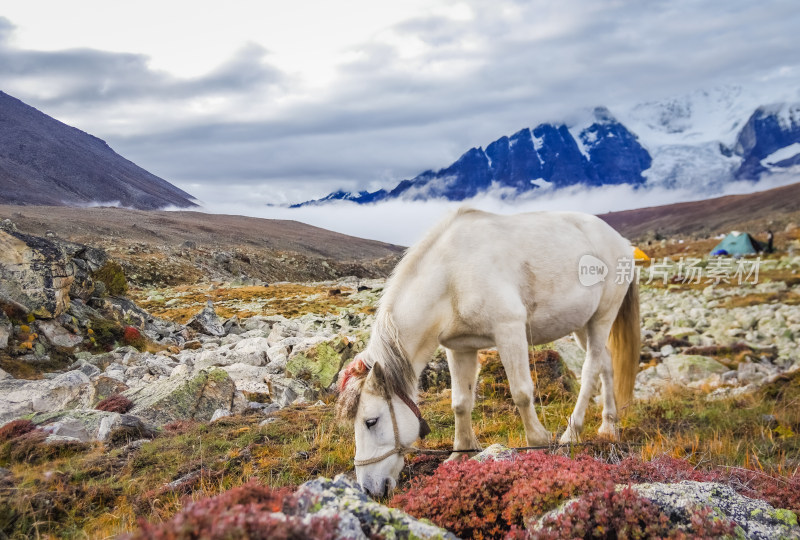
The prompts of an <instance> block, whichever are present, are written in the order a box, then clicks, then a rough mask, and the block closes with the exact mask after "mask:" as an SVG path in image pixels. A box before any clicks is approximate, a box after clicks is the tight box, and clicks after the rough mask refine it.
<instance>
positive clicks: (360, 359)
mask: <svg viewBox="0 0 800 540" xmlns="http://www.w3.org/2000/svg"><path fill="white" fill-rule="evenodd" d="M376 364H380V367H381V372H382V373H383V380H382V381H381V382H382V384H383V388H382V389H381V390H383V391H385V392H386V393H387V395H389V396H391V395H395V394H398V395H400V394H405V395H406V396H410V395H412V394H413V391H414V389H415V388H414V387H415V385H416V384H417V377H416V374H415V373H414V368H413V367H412V366H411V362H410V361H409V360H408V356H407V355H406V352H405V350H404V349H403V345H402V343H400V337H399V335H398V333H397V328H396V327H395V325H394V322H393V321H392V318H391V315H390V314H389V311H388V310H385V309H384V310H379V311H378V314H377V316H376V318H375V323H374V324H373V325H372V335H371V336H370V340H369V345H368V346H367V349H366V350H365V351H364V352H362V353H360V354H359V355H358V356H357V357H356V358H355V360H353V361H352V362H351V363H350V364H349V365H348V366H347V367H346V368H345V369H344V370H343V371H342V373H341V374H340V376H339V381H340V382H339V399H338V400H337V402H336V416H337V418H339V419H340V420H352V419H354V418H355V415H356V411H357V410H358V403H359V401H360V398H361V392H362V391H363V389H364V382H365V381H366V379H367V375H369V372H370V371H371V370H372V368H373V366H375V365H376Z"/></svg>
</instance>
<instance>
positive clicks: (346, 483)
mask: <svg viewBox="0 0 800 540" xmlns="http://www.w3.org/2000/svg"><path fill="white" fill-rule="evenodd" d="M297 494H298V498H299V501H300V505H301V507H302V508H303V510H305V511H306V512H310V513H313V514H316V515H320V516H336V517H338V518H339V524H338V526H337V530H336V538H348V539H354V540H356V539H357V540H361V539H364V540H366V539H367V538H398V539H400V538H405V539H411V538H420V539H434V538H435V539H442V540H457V537H456V536H454V535H453V534H452V533H450V532H448V531H446V530H445V529H441V528H439V527H437V526H435V525H433V524H431V523H429V522H425V521H420V520H418V519H416V518H413V517H411V516H409V515H408V514H406V513H405V512H403V511H401V510H398V509H396V508H389V507H387V506H383V505H382V504H379V503H377V502H375V501H373V500H372V499H370V498H369V497H368V496H367V494H366V493H364V492H363V491H362V490H361V489H360V488H359V487H358V485H357V484H356V483H355V482H354V481H353V480H350V479H349V478H347V477H346V476H345V475H342V474H340V475H338V476H337V477H336V478H334V479H333V480H329V479H327V478H318V479H316V480H311V481H310V482H306V483H305V484H303V485H302V486H300V487H299V488H298V490H297Z"/></svg>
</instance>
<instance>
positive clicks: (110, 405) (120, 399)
mask: <svg viewBox="0 0 800 540" xmlns="http://www.w3.org/2000/svg"><path fill="white" fill-rule="evenodd" d="M94 408H95V409H97V410H98V411H108V412H115V413H120V414H125V413H126V412H128V411H129V410H131V409H132V408H133V401H131V400H130V399H128V398H127V397H125V396H123V395H122V394H114V395H113V396H109V397H107V398H106V399H104V400H102V401H100V402H99V403H98V404H97V405H95V406H94Z"/></svg>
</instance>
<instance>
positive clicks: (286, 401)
mask: <svg viewBox="0 0 800 540" xmlns="http://www.w3.org/2000/svg"><path fill="white" fill-rule="evenodd" d="M268 382H269V385H270V396H272V399H273V402H275V403H278V404H279V405H280V406H281V407H288V406H289V405H291V404H293V403H298V402H300V403H303V402H307V401H312V400H314V399H316V397H317V393H316V392H314V390H312V389H311V388H309V387H308V385H306V384H305V382H303V381H300V380H297V379H292V378H289V377H281V376H276V375H271V376H270V378H269V381H268Z"/></svg>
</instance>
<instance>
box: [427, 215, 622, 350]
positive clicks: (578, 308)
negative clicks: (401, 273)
mask: <svg viewBox="0 0 800 540" xmlns="http://www.w3.org/2000/svg"><path fill="white" fill-rule="evenodd" d="M630 249H631V248H630V244H629V243H628V242H627V240H625V239H624V238H622V237H621V236H620V235H619V234H618V233H617V232H616V231H615V230H614V229H612V228H611V227H610V226H609V225H608V224H606V223H605V222H604V221H602V220H600V219H599V218H597V217H595V216H591V215H588V214H581V213H576V212H533V213H525V214H516V215H497V214H491V213H487V212H481V211H468V212H461V213H459V214H458V215H456V216H455V218H453V219H452V220H451V221H450V223H449V224H448V225H447V227H446V228H445V229H444V230H442V231H441V232H440V234H439V238H438V239H437V240H436V242H435V243H434V244H433V245H432V246H431V249H430V251H429V252H428V253H427V254H426V259H428V260H427V263H428V264H427V265H423V267H422V268H421V269H420V270H421V271H422V272H421V274H422V275H425V276H427V277H428V278H429V279H438V280H442V285H443V286H444V287H445V289H446V290H447V291H448V294H449V295H450V297H451V298H450V302H451V305H452V309H453V321H454V324H456V325H457V326H458V327H459V328H462V327H463V328H467V327H478V326H480V325H482V324H483V325H485V318H486V314H491V315H490V316H492V317H494V318H495V319H498V320H501V319H503V318H506V319H515V318H516V319H518V320H523V319H524V320H525V321H526V322H527V323H528V325H529V326H530V328H531V329H532V330H531V332H533V333H534V335H531V336H530V337H531V340H532V341H533V342H537V343H538V342H547V341H551V340H552V339H557V338H558V337H561V336H563V335H566V334H568V333H570V332H572V331H575V330H577V329H579V328H581V327H583V326H584V325H585V324H586V322H587V321H588V320H589V319H590V318H591V317H592V316H593V314H594V313H595V312H596V311H597V310H598V308H600V307H601V306H602V305H603V304H606V303H608V302H609V299H610V298H616V297H617V296H619V294H620V291H619V290H617V289H618V286H616V285H614V283H613V281H614V274H613V272H614V268H613V265H614V264H616V261H617V260H619V258H621V257H625V256H630V255H631V252H630ZM587 254H588V255H593V256H595V257H597V258H599V259H601V260H603V261H604V262H606V264H607V265H608V266H609V267H610V268H609V273H610V274H611V275H610V276H607V278H606V281H605V282H602V283H600V284H598V285H597V286H588V287H587V286H584V285H582V284H581V283H580V282H579V280H578V271H579V262H580V260H581V257H582V256H584V255H587ZM433 276H435V278H434V277H433ZM623 295H624V293H623ZM620 298H621V296H620ZM453 331H454V332H457V330H456V328H453Z"/></svg>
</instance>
